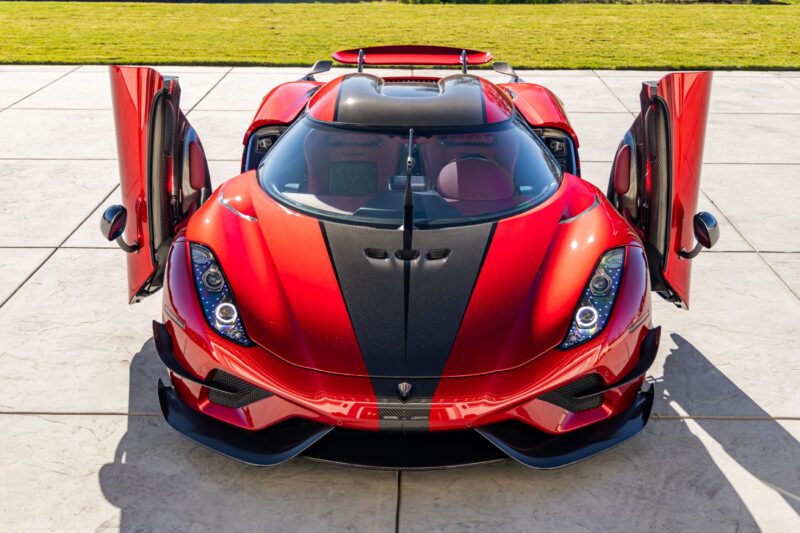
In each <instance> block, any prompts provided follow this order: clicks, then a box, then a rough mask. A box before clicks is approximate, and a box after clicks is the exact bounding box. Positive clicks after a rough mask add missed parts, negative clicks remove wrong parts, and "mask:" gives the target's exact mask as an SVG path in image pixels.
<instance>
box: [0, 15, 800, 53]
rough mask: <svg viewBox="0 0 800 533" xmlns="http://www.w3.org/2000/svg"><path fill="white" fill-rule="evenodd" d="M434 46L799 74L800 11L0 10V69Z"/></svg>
mask: <svg viewBox="0 0 800 533" xmlns="http://www.w3.org/2000/svg"><path fill="white" fill-rule="evenodd" d="M397 43H427V44H439V45H454V46H464V47H472V48H481V49H488V50H491V51H492V52H493V53H494V54H495V56H496V57H497V58H499V59H502V60H504V61H509V62H511V63H512V64H513V65H514V66H516V67H518V68H519V67H530V68H609V69H625V68H663V69H677V68H719V69H797V68H800V6H798V5H768V6H756V5H709V4H700V5H598V4H558V5H407V4H396V3H362V4H238V5H231V4H141V3H140V4H136V3H115V2H112V3H102V4H98V3H82V2H71V3H55V2H54V3H50V2H10V3H7V2H3V3H0V63H72V64H77V63H152V64H239V65H249V64H257V65H307V64H310V63H312V62H313V61H315V60H316V59H322V58H326V57H328V56H329V54H330V53H331V52H333V51H334V50H337V49H341V48H350V47H355V46H368V45H377V44H397Z"/></svg>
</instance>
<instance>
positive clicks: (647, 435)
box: [99, 335, 800, 532]
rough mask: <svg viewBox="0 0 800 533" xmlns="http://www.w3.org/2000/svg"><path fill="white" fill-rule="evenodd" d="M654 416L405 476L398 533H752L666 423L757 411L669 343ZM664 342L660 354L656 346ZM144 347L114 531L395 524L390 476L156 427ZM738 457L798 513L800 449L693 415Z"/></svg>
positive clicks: (109, 478)
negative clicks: (568, 444)
mask: <svg viewBox="0 0 800 533" xmlns="http://www.w3.org/2000/svg"><path fill="white" fill-rule="evenodd" d="M671 339H672V341H673V343H674V345H675V347H674V348H671V349H670V353H669V355H667V358H666V363H665V365H664V377H663V378H662V379H659V380H658V382H657V383H656V387H657V400H656V402H657V403H656V406H655V409H654V412H655V413H657V415H660V416H662V417H671V418H666V419H665V418H660V419H654V420H651V422H650V424H649V425H648V426H647V428H645V431H644V432H643V434H642V435H640V436H639V437H637V438H636V439H634V440H633V441H631V442H629V443H626V444H624V445H622V446H620V447H619V448H617V449H615V450H612V451H610V452H608V453H606V454H602V455H600V456H597V457H594V458H592V459H590V460H588V461H585V462H582V463H579V464H577V465H573V466H571V467H568V468H564V469H559V470H556V471H535V470H530V469H527V468H524V467H522V466H519V465H517V464H515V463H513V462H511V461H507V462H503V463H500V464H495V465H487V466H481V467H474V468H464V469H455V470H444V471H428V472H404V473H403V476H402V488H401V493H402V513H400V514H399V516H400V526H401V529H433V530H436V529H442V528H446V527H450V528H452V527H453V525H457V524H461V525H465V526H466V525H470V526H477V528H478V529H483V528H493V529H520V528H522V529H529V528H530V527H532V524H536V529H543V528H545V527H553V528H559V529H563V527H564V526H565V524H572V525H573V526H574V527H573V528H569V529H588V530H598V529H619V528H620V527H623V524H624V528H625V529H642V528H647V529H652V528H656V527H658V528H666V529H669V530H677V529H686V530H708V531H717V530H725V529H737V530H739V529H744V530H750V529H753V530H754V529H758V527H759V526H758V524H757V523H756V521H755V520H754V518H753V516H752V515H751V513H750V511H749V508H748V506H747V504H746V502H744V501H743V500H742V499H741V498H740V497H739V495H738V493H737V491H736V489H735V487H733V486H732V485H731V483H730V481H729V480H728V478H727V477H726V475H725V473H724V472H723V471H722V470H720V468H719V467H718V466H717V464H716V462H715V461H714V458H712V456H711V455H710V454H709V452H708V450H707V447H706V445H704V444H703V442H701V440H700V439H699V438H698V436H697V435H696V434H695V433H696V432H695V433H693V432H691V431H689V429H688V427H687V424H686V422H685V421H683V420H679V419H676V418H674V417H675V416H677V415H678V411H677V410H676V409H674V408H673V407H671V406H674V405H678V406H680V409H682V410H683V411H685V412H686V413H688V414H689V415H695V416H696V415H704V414H708V413H709V412H711V413H714V412H716V411H709V409H710V408H711V407H712V406H713V405H716V404H715V403H714V402H717V404H719V403H720V402H733V403H732V404H731V405H732V406H733V407H732V408H735V409H736V410H741V411H742V413H743V414H746V415H747V416H766V413H764V412H763V410H761V409H760V408H759V407H758V405H757V404H755V402H753V401H752V400H751V399H749V398H748V397H747V396H746V395H745V394H744V393H743V392H742V391H741V390H740V389H738V388H737V387H736V386H735V384H734V383H733V382H731V381H730V380H729V379H728V378H727V377H726V376H725V375H724V374H723V373H722V372H720V371H719V369H717V368H716V367H714V365H712V364H711V363H710V362H709V361H708V360H707V359H706V358H705V357H704V356H703V354H702V353H701V352H700V351H699V350H698V349H697V348H695V347H694V346H692V345H691V344H690V343H689V342H688V341H686V340H685V339H683V338H682V337H680V336H678V335H672V337H671ZM663 344H665V343H663V342H662V349H664V347H663ZM165 375H166V374H165V372H164V370H163V369H162V367H161V363H160V361H159V359H158V355H157V354H156V351H155V347H154V344H153V340H152V339H150V340H148V341H147V342H146V343H144V345H143V346H142V349H141V350H140V351H139V353H137V354H136V355H135V356H134V357H133V359H132V361H131V365H130V398H129V412H130V413H132V415H131V416H129V417H128V427H127V431H126V432H125V434H124V436H123V437H122V439H121V440H120V442H119V444H118V446H117V448H116V452H115V455H114V460H113V462H111V463H108V464H106V465H104V466H103V467H102V468H101V470H100V473H99V482H100V486H101V489H102V491H103V494H104V496H105V498H106V499H107V500H108V501H109V502H110V503H111V504H113V505H114V506H116V507H117V508H119V510H120V529H121V530H122V531H124V532H130V531H151V530H192V531H205V530H220V529H222V530H226V531H227V530H241V531H254V530H286V531H309V530H319V529H323V528H324V529H326V530H328V529H335V530H338V529H355V530H369V531H381V530H394V528H395V512H396V505H397V502H398V494H397V481H398V477H397V474H396V473H395V472H387V471H376V470H361V469H355V468H347V467H337V466H332V465H325V464H320V463H315V462H312V461H310V460H306V459H302V458H300V459H295V460H293V461H290V462H289V463H286V464H284V465H281V466H279V467H274V468H270V469H262V468H255V467H250V466H247V465H243V464H240V463H238V462H236V461H233V460H230V459H227V458H225V457H221V456H219V455H217V454H215V453H213V452H210V451H208V450H206V449H204V448H201V447H200V446H197V445H195V444H194V443H192V442H189V441H188V440H186V439H184V438H183V437H181V436H180V435H179V434H178V433H176V432H175V431H173V430H172V429H171V428H169V427H168V426H167V425H166V423H165V422H164V421H163V419H162V418H161V415H160V410H159V407H158V401H157V398H156V381H157V379H158V377H160V376H165ZM697 423H698V424H700V426H701V427H702V429H703V430H704V431H705V432H706V433H707V434H708V435H710V436H711V437H712V438H713V439H714V440H715V441H717V442H718V443H719V444H720V445H721V446H722V448H723V449H724V451H725V452H726V453H727V454H728V455H729V456H730V457H731V458H732V459H733V460H734V461H736V463H738V464H739V465H741V466H742V467H743V468H745V469H746V470H747V471H748V472H750V473H751V474H752V475H753V476H755V477H756V478H758V479H760V480H762V481H763V482H764V483H766V484H769V485H771V486H773V487H776V488H777V490H779V491H781V493H782V494H783V495H784V498H785V500H786V502H787V503H789V505H791V506H792V508H793V509H794V510H795V512H800V506H798V500H797V495H798V494H800V486H798V484H799V483H800V482H799V481H798V480H799V479H800V475H798V469H800V447H799V446H798V442H797V441H796V440H795V439H794V438H793V437H792V436H791V435H790V434H789V433H788V432H787V431H786V430H785V429H783V427H782V426H781V425H780V424H779V423H778V422H775V421H772V420H761V421H748V422H738V423H732V422H731V421H727V420H697Z"/></svg>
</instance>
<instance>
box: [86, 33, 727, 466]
mask: <svg viewBox="0 0 800 533" xmlns="http://www.w3.org/2000/svg"><path fill="white" fill-rule="evenodd" d="M333 57H334V59H336V60H337V61H339V62H340V63H351V64H357V65H358V68H357V70H355V71H354V72H352V73H349V74H345V75H343V76H340V77H337V78H335V79H333V80H332V81H329V82H327V83H323V82H320V81H317V80H316V79H315V78H314V76H315V74H318V73H320V72H324V71H326V70H328V69H329V68H330V67H331V64H332V63H331V62H330V61H320V62H318V63H317V64H315V65H314V67H313V68H312V70H311V72H310V73H309V74H308V75H307V76H305V77H304V78H302V79H300V80H298V81H294V82H289V83H284V84H283V85H280V86H278V87H276V88H275V89H273V90H272V91H270V92H269V94H267V95H266V97H265V98H264V100H263V102H262V103H261V106H260V107H259V109H258V110H257V111H256V114H255V118H254V119H253V121H252V124H251V125H250V127H249V128H248V129H247V131H246V132H245V135H244V153H243V156H242V174H241V175H240V176H238V177H235V178H233V179H231V180H229V181H227V182H225V183H224V184H223V185H221V186H220V187H218V188H217V189H216V190H213V189H212V185H211V182H210V179H209V171H208V166H207V163H206V158H205V154H204V152H203V147H202V144H201V142H200V139H199V137H198V135H197V133H196V132H195V130H194V129H193V128H192V126H191V125H190V124H189V122H188V120H187V119H186V116H185V115H184V114H183V113H182V112H181V110H180V107H179V100H180V88H179V85H178V80H177V79H176V78H173V77H167V76H162V75H161V74H159V73H158V72H156V71H155V70H153V69H150V68H143V67H118V66H114V67H111V69H110V74H111V86H112V94H113V103H114V115H115V119H116V133H117V144H118V149H119V165H120V180H121V183H122V189H121V190H122V195H123V205H122V206H113V207H111V208H109V209H108V210H107V211H106V212H105V213H104V216H103V220H102V223H101V229H102V232H103V234H104V236H106V237H107V238H108V239H109V240H116V241H117V242H118V243H119V245H120V247H121V248H122V249H123V250H125V251H126V252H127V253H128V255H127V260H128V277H129V297H130V301H131V302H136V301H138V300H139V299H141V298H143V297H145V296H149V295H151V294H153V293H155V292H157V291H158V290H159V289H162V288H163V289H164V304H163V323H161V322H154V328H153V329H154V338H155V344H156V347H157V350H158V353H159V355H160V357H161V360H162V361H163V363H164V365H165V366H166V368H167V370H168V371H169V376H170V383H169V384H163V383H159V385H158V395H159V398H160V401H161V408H162V410H163V413H164V417H165V418H166V420H167V422H168V423H169V424H170V425H171V426H172V427H174V428H175V429H177V430H178V431H179V432H180V433H182V434H184V435H185V436H187V437H189V438H190V439H192V440H194V441H196V442H197V443H199V444H201V445H204V446H207V447H209V448H211V449H213V450H215V451H217V452H220V453H223V454H225V455H228V456H230V457H233V458H236V459H239V460H241V461H244V462H247V463H251V464H255V465H274V464H278V463H281V462H283V461H286V460H288V459H290V458H292V457H294V456H296V455H298V454H303V455H305V456H308V457H311V458H315V459H320V460H325V461H332V462H341V463H347V464H355V465H362V466H371V467H385V468H430V467H444V466H456V465H463V464H471V463H478V462H484V461H493V460H498V459H501V458H505V457H512V458H513V459H515V460H517V461H519V462H521V463H523V464H526V465H528V466H532V467H536V468H552V467H557V466H562V465H566V464H569V463H572V462H575V461H578V460H580V459H584V458H586V457H589V456H591V455H594V454H596V453H599V452H601V451H604V450H606V449H609V448H611V447H613V446H616V445H618V444H620V443H622V442H623V441H625V440H627V439H629V438H630V437H632V436H634V435H636V434H637V433H638V432H639V431H641V430H642V428H643V427H644V425H645V424H646V423H647V420H648V417H649V414H650V410H651V407H652V405H653V388H652V387H646V388H645V387H643V385H644V378H645V373H646V372H647V369H648V368H649V367H650V365H651V364H652V362H653V360H654V359H655V356H656V351H657V349H658V344H659V334H660V328H658V327H653V325H652V322H651V301H650V292H651V290H652V291H655V292H657V293H658V294H659V295H660V296H661V297H663V298H665V299H667V300H669V301H671V302H673V303H675V304H676V305H680V306H683V307H686V306H687V305H688V303H689V282H690V273H691V265H692V258H694V257H695V256H696V255H697V253H698V252H699V251H700V249H701V247H706V248H708V247H711V246H712V245H713V244H714V243H715V242H716V240H717V238H718V235H719V229H718V226H717V223H716V221H715V220H714V218H713V216H711V215H710V214H708V213H697V214H695V213H696V208H697V197H698V191H699V183H700V169H701V162H702V153H703V142H704V136H705V127H706V115H707V109H708V101H709V91H710V87H711V74H710V73H708V72H693V73H679V74H670V75H668V76H665V77H664V78H662V79H661V80H660V81H659V82H657V83H656V82H652V83H645V84H643V87H642V92H641V104H642V112H641V114H640V115H639V116H638V117H637V118H636V119H635V120H634V122H633V125H632V126H631V128H630V130H629V131H628V132H627V133H624V136H623V139H622V142H621V143H620V145H619V149H618V150H617V153H616V154H615V155H614V164H613V170H612V172H611V177H610V179H609V186H608V192H607V194H605V195H604V194H603V193H602V192H601V191H599V190H598V189H597V188H596V187H594V186H593V185H591V184H590V183H588V182H587V181H584V180H583V179H581V177H580V164H579V157H578V138H577V136H576V135H575V132H574V131H573V129H572V128H571V127H570V124H569V121H568V120H567V116H566V114H565V113H564V109H563V107H562V104H561V102H560V100H559V99H558V97H557V96H555V95H554V94H553V93H552V92H551V91H549V90H548V89H547V88H545V87H542V86H541V85H537V84H535V83H526V82H524V81H522V80H521V79H520V78H519V77H518V76H517V74H516V73H515V72H514V70H513V68H511V67H510V66H509V65H508V64H507V63H499V62H496V63H494V69H495V70H496V71H498V72H500V73H502V74H505V75H508V77H509V82H508V83H500V84H495V83H492V82H490V81H488V80H486V79H484V78H482V77H480V76H478V75H474V74H470V73H469V72H468V67H469V66H472V65H478V64H484V63H487V62H489V61H491V59H492V56H491V54H489V53H488V52H481V51H477V50H460V49H453V48H444V47H430V46H384V47H374V48H364V49H361V50H358V49H355V50H346V51H340V52H337V53H336V54H334V56H333ZM369 65H452V66H453V67H454V70H453V74H452V75H449V76H445V77H433V76H423V75H419V76H417V75H414V76H403V77H397V76H385V77H378V76H375V75H374V74H371V73H370V72H369V69H368V68H365V66H369ZM620 133H621V134H622V133H623V132H620ZM127 218H130V219H131V220H130V223H129V224H126V219H127ZM695 241H696V242H695Z"/></svg>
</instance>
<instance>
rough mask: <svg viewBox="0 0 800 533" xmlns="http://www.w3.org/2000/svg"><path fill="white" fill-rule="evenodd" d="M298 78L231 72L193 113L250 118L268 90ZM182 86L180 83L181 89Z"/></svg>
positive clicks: (292, 75) (293, 76)
mask: <svg viewBox="0 0 800 533" xmlns="http://www.w3.org/2000/svg"><path fill="white" fill-rule="evenodd" d="M299 77H300V75H297V74H292V73H288V74H287V73H272V72H270V73H264V74H256V73H251V72H243V73H234V72H231V73H230V74H228V75H227V76H225V78H224V79H223V80H222V81H221V82H220V83H219V85H217V86H216V87H214V89H213V90H212V91H211V92H210V93H209V94H208V96H206V97H205V98H204V99H203V101H202V102H200V104H198V106H197V107H196V109H195V111H201V110H225V111H249V112H250V113H251V116H252V115H254V114H255V112H256V110H257V109H258V106H259V105H261V101H262V100H263V99H264V96H266V95H267V93H268V92H269V91H270V90H272V89H273V88H274V87H276V86H277V85H280V84H281V83H286V82H288V81H294V80H297V79H298V78H299ZM184 85H185V84H184V83H183V81H181V88H183V87H184Z"/></svg>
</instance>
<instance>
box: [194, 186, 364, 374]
mask: <svg viewBox="0 0 800 533" xmlns="http://www.w3.org/2000/svg"><path fill="white" fill-rule="evenodd" d="M220 198H224V200H225V202H226V203H227V206H228V207H232V208H233V209H235V210H236V211H237V212H239V213H241V214H243V215H245V216H247V217H251V218H253V219H255V220H248V219H245V218H243V217H242V216H239V215H237V214H236V213H234V212H233V211H232V210H231V209H229V208H228V207H226V206H225V205H222V204H221V203H220ZM186 238H187V239H188V240H190V241H192V242H201V243H203V244H206V245H208V246H210V247H211V249H213V250H214V252H215V254H216V255H217V258H218V259H219V262H220V264H221V266H222V269H223V271H224V272H225V275H226V276H227V278H228V280H229V281H230V283H231V285H232V286H233V287H236V288H237V289H236V290H235V294H236V299H237V304H238V306H239V308H240V311H241V314H242V316H243V317H246V318H245V327H246V328H247V332H248V334H249V336H250V338H251V339H253V340H254V341H255V342H257V343H259V344H260V345H261V346H263V347H264V348H266V349H267V350H269V351H270V352H272V353H274V354H277V355H279V356H280V357H282V358H283V359H285V360H286V361H289V362H291V364H294V365H297V366H301V367H305V368H313V369H317V370H321V371H324V372H337V373H341V374H347V375H366V373H367V370H366V367H365V366H364V361H363V358H362V357H361V352H360V351H359V349H358V343H357V342H356V338H355V334H354V333H353V330H352V327H351V325H350V319H349V317H348V315H347V309H346V307H345V304H344V299H343V297H342V295H341V291H340V289H339V284H338V281H337V280H336V274H335V273H334V271H333V266H332V264H331V261H330V259H329V256H328V250H327V247H326V244H325V240H324V238H323V235H322V230H321V228H320V224H319V221H318V220H317V219H314V218H312V217H309V216H306V215H301V214H298V213H295V212H293V211H290V210H288V209H286V208H285V207H283V206H281V205H279V204H277V203H276V202H275V201H274V200H272V199H271V198H269V197H268V196H267V195H266V194H265V193H264V192H263V191H262V190H261V187H260V186H259V184H258V181H257V180H256V174H255V172H249V173H247V174H244V175H242V176H240V177H238V178H234V179H233V180H230V181H228V182H226V183H225V184H223V185H222V187H220V189H219V190H218V191H217V192H216V193H215V195H214V196H213V197H212V198H211V200H210V201H209V202H207V203H206V204H205V205H204V206H203V208H202V209H201V210H200V212H198V216H197V217H193V218H192V220H191V221H190V223H189V226H188V227H187V230H186ZM299 243H302V246H300V245H298V244H299ZM239 287H241V289H239Z"/></svg>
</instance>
